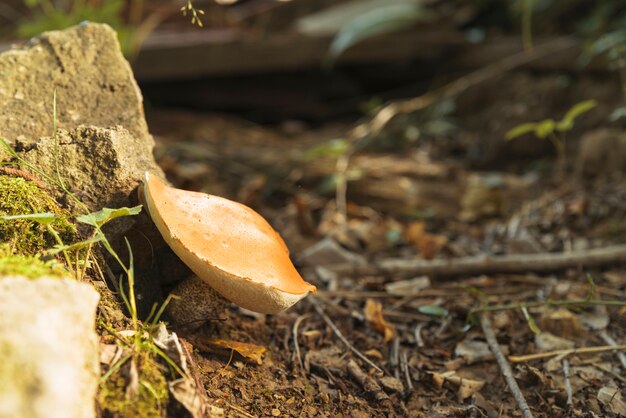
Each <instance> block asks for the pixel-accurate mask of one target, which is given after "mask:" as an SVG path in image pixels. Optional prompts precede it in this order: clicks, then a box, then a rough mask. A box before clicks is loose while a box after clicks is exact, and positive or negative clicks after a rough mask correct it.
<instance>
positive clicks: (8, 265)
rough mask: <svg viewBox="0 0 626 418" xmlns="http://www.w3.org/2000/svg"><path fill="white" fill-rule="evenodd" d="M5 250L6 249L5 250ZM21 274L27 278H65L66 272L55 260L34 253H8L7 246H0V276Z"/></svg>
mask: <svg viewBox="0 0 626 418" xmlns="http://www.w3.org/2000/svg"><path fill="white" fill-rule="evenodd" d="M5 250H6V251H5ZM2 276H21V277H26V278H28V279H37V278H39V277H58V278H59V279H61V278H67V277H68V273H67V271H66V270H65V268H63V266H62V265H61V264H60V263H58V262H57V261H56V260H48V261H44V260H42V259H40V258H39V256H36V255H15V254H10V253H9V251H8V247H7V246H2V247H0V277H2Z"/></svg>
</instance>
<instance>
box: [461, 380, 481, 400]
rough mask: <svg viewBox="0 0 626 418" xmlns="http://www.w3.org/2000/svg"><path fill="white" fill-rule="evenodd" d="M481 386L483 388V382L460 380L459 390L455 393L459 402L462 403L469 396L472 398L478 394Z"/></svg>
mask: <svg viewBox="0 0 626 418" xmlns="http://www.w3.org/2000/svg"><path fill="white" fill-rule="evenodd" d="M483 386H485V381H484V380H471V379H463V378H460V381H459V390H458V391H457V396H458V398H459V401H464V400H465V399H467V398H469V397H470V396H473V395H474V394H475V393H476V392H479V391H480V390H481V389H482V388H483Z"/></svg>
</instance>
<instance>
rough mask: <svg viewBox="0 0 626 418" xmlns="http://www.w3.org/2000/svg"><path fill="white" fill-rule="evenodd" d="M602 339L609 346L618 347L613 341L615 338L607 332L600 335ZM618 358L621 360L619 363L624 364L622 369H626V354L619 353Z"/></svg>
mask: <svg viewBox="0 0 626 418" xmlns="http://www.w3.org/2000/svg"><path fill="white" fill-rule="evenodd" d="M600 338H602V339H603V340H604V342H605V343H607V344H608V345H611V346H613V347H616V346H617V341H615V340H614V339H613V337H611V336H610V335H609V334H608V333H607V332H606V330H603V331H602V332H601V333H600ZM617 358H618V359H619V362H620V363H621V364H622V368H623V369H626V354H624V353H623V352H621V351H618V352H617Z"/></svg>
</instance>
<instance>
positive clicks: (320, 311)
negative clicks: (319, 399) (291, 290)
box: [309, 297, 384, 373]
mask: <svg viewBox="0 0 626 418" xmlns="http://www.w3.org/2000/svg"><path fill="white" fill-rule="evenodd" d="M309 301H310V302H311V304H312V305H313V307H314V308H315V310H316V311H317V313H318V314H319V315H320V316H321V317H322V319H323V320H324V322H326V325H328V326H329V327H330V329H332V330H333V332H334V333H335V335H336V336H337V337H338V338H339V339H340V340H341V342H343V343H344V344H345V345H346V347H348V348H349V349H350V351H352V352H353V353H354V354H355V355H356V356H357V357H358V358H360V359H361V360H363V361H364V362H365V363H367V364H368V365H369V366H370V367H372V368H373V369H374V370H376V371H377V372H379V373H384V372H383V371H382V369H381V368H380V367H378V366H377V365H375V364H374V363H372V361H371V360H370V359H368V358H367V357H365V355H364V354H363V353H361V352H360V351H359V350H357V349H356V348H355V347H354V346H353V345H352V344H350V341H348V340H347V339H346V337H344V336H343V334H342V333H341V331H339V328H337V326H336V325H335V324H334V323H333V321H332V320H331V319H330V318H329V317H328V315H326V312H324V308H322V307H321V306H320V304H319V303H318V301H317V300H315V298H313V297H309Z"/></svg>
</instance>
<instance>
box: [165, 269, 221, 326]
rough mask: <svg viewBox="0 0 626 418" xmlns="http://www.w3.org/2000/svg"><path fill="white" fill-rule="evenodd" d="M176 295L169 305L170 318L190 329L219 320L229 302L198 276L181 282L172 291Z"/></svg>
mask: <svg viewBox="0 0 626 418" xmlns="http://www.w3.org/2000/svg"><path fill="white" fill-rule="evenodd" d="M170 294H171V295H173V296H174V297H172V299H171V300H170V303H169V304H168V305H167V309H166V311H167V314H168V315H169V317H170V319H171V320H172V321H173V322H174V323H176V324H177V325H179V326H180V327H181V328H184V329H187V330H189V331H193V330H196V329H198V328H200V327H201V326H202V325H203V324H204V323H206V322H207V321H211V320H219V319H221V318H222V317H223V316H224V312H225V311H226V309H228V305H229V302H228V301H227V300H226V299H224V298H223V297H222V296H220V294H219V293H217V292H216V291H215V290H213V288H212V287H211V286H209V285H208V284H206V283H205V282H204V281H202V279H200V278H199V277H198V276H196V275H193V276H191V277H189V278H188V279H186V280H183V281H182V282H180V283H179V284H178V285H177V286H176V287H175V288H174V290H172V292H171V293H170Z"/></svg>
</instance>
